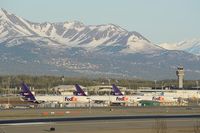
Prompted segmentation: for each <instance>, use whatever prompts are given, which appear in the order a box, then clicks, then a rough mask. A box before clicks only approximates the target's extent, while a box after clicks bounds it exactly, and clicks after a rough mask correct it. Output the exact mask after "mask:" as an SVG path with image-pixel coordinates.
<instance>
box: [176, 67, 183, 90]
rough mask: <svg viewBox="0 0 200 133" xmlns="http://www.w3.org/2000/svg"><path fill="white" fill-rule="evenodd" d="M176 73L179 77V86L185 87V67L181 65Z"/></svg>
mask: <svg viewBox="0 0 200 133" xmlns="http://www.w3.org/2000/svg"><path fill="white" fill-rule="evenodd" d="M176 75H177V77H178V87H179V89H180V88H183V78H184V68H183V66H179V67H178V68H177V71H176Z"/></svg>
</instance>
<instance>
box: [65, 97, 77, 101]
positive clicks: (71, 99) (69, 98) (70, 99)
mask: <svg viewBox="0 0 200 133" xmlns="http://www.w3.org/2000/svg"><path fill="white" fill-rule="evenodd" d="M65 101H77V98H76V97H65Z"/></svg>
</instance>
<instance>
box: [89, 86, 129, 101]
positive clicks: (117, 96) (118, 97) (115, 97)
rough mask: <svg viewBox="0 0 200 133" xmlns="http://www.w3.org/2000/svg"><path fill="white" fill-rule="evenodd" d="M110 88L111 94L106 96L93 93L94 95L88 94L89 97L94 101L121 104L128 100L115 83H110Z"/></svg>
mask: <svg viewBox="0 0 200 133" xmlns="http://www.w3.org/2000/svg"><path fill="white" fill-rule="evenodd" d="M112 90H113V91H112V92H111V95H107V96H99V95H95V96H89V98H90V99H91V101H93V102H94V103H109V104H115V103H116V104H117V103H119V104H121V103H126V102H129V98H128V97H127V96H124V95H123V94H122V92H121V91H120V90H119V88H118V87H117V86H116V85H114V84H113V85H112Z"/></svg>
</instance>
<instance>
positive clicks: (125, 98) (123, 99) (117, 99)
mask: <svg viewBox="0 0 200 133" xmlns="http://www.w3.org/2000/svg"><path fill="white" fill-rule="evenodd" d="M116 101H128V97H116Z"/></svg>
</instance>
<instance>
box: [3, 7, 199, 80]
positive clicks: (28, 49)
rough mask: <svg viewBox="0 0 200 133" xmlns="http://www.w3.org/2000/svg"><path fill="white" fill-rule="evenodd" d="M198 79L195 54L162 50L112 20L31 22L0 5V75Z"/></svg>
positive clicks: (197, 63) (197, 61) (197, 64)
mask: <svg viewBox="0 0 200 133" xmlns="http://www.w3.org/2000/svg"><path fill="white" fill-rule="evenodd" d="M180 64H181V65H183V66H184V67H185V71H186V75H187V77H188V79H198V78H200V67H199V66H200V57H199V56H196V55H193V54H189V53H187V52H184V51H174V50H173V51H171V50H166V49H164V48H162V47H160V46H157V45H154V44H153V43H151V42H150V41H149V40H148V39H146V38H145V37H144V36H142V35H141V34H140V33H138V32H135V31H132V32H130V31H127V30H125V29H123V28H121V27H120V26H117V25H114V24H103V25H84V24H83V23H81V22H78V21H72V22H60V23H50V22H45V23H35V22H30V21H28V20H26V19H24V18H21V17H18V16H16V15H14V14H12V13H9V12H7V11H6V10H4V9H1V10H0V74H56V75H68V76H69V75H73V76H80V74H81V75H86V76H95V77H96V76H114V77H116V76H117V77H124V76H128V77H135V78H144V79H151V80H152V79H153V80H154V79H166V78H176V75H175V70H176V67H177V66H178V65H180Z"/></svg>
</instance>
